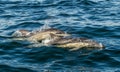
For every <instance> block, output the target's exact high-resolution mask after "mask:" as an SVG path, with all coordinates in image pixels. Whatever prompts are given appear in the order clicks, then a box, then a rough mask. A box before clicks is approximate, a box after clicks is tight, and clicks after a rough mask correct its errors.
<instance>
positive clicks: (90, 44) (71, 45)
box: [42, 34, 104, 50]
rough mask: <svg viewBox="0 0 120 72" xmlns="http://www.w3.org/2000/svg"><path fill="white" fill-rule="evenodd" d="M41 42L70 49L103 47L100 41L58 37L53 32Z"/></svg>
mask: <svg viewBox="0 0 120 72" xmlns="http://www.w3.org/2000/svg"><path fill="white" fill-rule="evenodd" d="M42 42H43V44H44V45H55V46H57V47H62V48H68V49H70V50H78V49H81V48H97V49H103V48H104V46H103V44H102V43H98V42H96V41H94V40H91V39H87V38H69V37H60V36H57V35H54V34H50V37H49V38H46V39H45V40H43V41H42Z"/></svg>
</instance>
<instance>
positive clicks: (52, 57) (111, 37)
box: [0, 0, 120, 72]
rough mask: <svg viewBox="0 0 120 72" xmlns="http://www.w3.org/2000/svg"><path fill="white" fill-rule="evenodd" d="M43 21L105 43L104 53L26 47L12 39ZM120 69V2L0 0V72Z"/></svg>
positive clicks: (119, 71)
mask: <svg viewBox="0 0 120 72" xmlns="http://www.w3.org/2000/svg"><path fill="white" fill-rule="evenodd" d="M44 24H49V26H51V27H54V28H58V29H60V30H64V31H66V32H68V33H70V34H72V35H73V36H76V37H87V38H90V39H94V40H96V41H98V42H102V43H103V44H104V45H105V46H106V48H105V49H104V50H100V51H90V52H89V54H85V53H86V52H85V51H73V52H71V51H68V50H65V49H59V48H55V47H45V46H44V47H38V48H25V47H24V44H22V43H17V42H14V41H9V40H8V36H10V34H11V33H12V32H13V31H15V30H19V29H27V30H36V29H38V28H39V27H41V26H43V25H44ZM45 71H46V72H47V71H48V72H49V71H50V72H81V71H88V72H120V0H0V72H45Z"/></svg>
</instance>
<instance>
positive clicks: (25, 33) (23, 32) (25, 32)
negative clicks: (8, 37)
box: [12, 30, 31, 37]
mask: <svg viewBox="0 0 120 72" xmlns="http://www.w3.org/2000/svg"><path fill="white" fill-rule="evenodd" d="M30 34H31V32H29V31H28V30H17V31H15V32H13V34H12V36H13V37H26V36H29V35H30Z"/></svg>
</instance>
